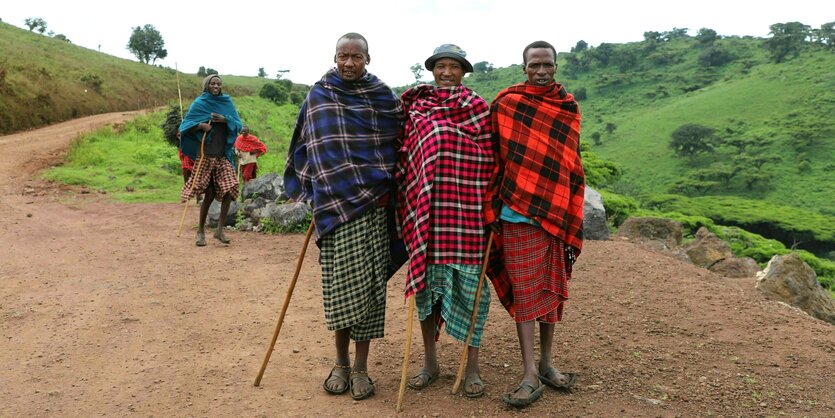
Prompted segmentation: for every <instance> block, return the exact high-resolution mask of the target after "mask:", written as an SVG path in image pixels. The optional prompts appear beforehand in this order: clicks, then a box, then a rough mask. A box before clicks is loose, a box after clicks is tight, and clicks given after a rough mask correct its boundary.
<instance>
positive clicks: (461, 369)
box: [452, 231, 493, 395]
mask: <svg viewBox="0 0 835 418" xmlns="http://www.w3.org/2000/svg"><path fill="white" fill-rule="evenodd" d="M492 246H493V232H492V231H491V232H490V238H488V239H487V249H486V250H484V261H483V262H482V263H481V277H479V278H478V287H476V290H475V304H474V305H473V319H472V320H471V321H470V332H468V333H467V341H466V342H465V343H464V351H462V352H461V364H460V365H458V374H456V375H455V384H454V385H452V394H453V395H454V394H455V393H456V392H458V387H459V386H461V377H463V375H464V366H466V364H467V351H468V350H469V349H470V341H472V339H473V332H474V331H475V323H476V319H478V303H479V302H480V301H481V288H482V287H483V286H484V276H485V275H486V274H487V262H488V261H490V247H492Z"/></svg>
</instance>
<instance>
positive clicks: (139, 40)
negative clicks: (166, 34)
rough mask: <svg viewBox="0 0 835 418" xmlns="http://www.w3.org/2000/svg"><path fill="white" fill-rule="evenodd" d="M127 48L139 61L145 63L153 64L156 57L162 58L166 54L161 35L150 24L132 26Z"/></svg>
mask: <svg viewBox="0 0 835 418" xmlns="http://www.w3.org/2000/svg"><path fill="white" fill-rule="evenodd" d="M127 48H128V51H130V52H131V53H132V54H133V55H136V58H138V59H139V62H142V63H145V64H149V63H150V64H153V63H155V62H156V60H157V59H164V58H165V57H167V56H168V51H167V50H166V49H165V41H164V40H163V39H162V35H160V33H159V31H158V30H157V29H156V28H155V27H154V25H150V24H149V25H145V26H143V27H139V26H137V27H135V28H133V33H131V35H130V40H128V45H127Z"/></svg>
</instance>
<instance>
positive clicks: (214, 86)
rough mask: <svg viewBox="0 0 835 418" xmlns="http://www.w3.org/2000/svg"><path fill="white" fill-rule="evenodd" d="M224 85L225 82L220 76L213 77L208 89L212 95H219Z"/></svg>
mask: <svg viewBox="0 0 835 418" xmlns="http://www.w3.org/2000/svg"><path fill="white" fill-rule="evenodd" d="M222 87H223V82H222V81H220V78H219V77H212V79H211V80H209V88H208V89H207V90H208V91H209V94H211V95H212V96H217V95H218V94H220V90H221V88H222Z"/></svg>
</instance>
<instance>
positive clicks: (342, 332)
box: [324, 328, 351, 394]
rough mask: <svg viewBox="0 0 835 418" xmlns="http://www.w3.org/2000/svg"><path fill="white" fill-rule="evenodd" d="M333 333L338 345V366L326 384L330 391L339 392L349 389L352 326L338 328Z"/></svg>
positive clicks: (335, 343)
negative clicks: (349, 352) (349, 345)
mask: <svg viewBox="0 0 835 418" xmlns="http://www.w3.org/2000/svg"><path fill="white" fill-rule="evenodd" d="M333 335H334V338H333V340H334V345H336V367H334V368H333V370H331V374H330V376H329V377H328V378H327V380H325V384H324V386H325V389H326V390H327V391H328V392H331V393H334V394H338V393H342V392H345V391H346V390H348V381H349V379H350V377H349V376H350V369H351V359H350V357H349V356H348V343H349V342H350V336H351V328H343V329H338V330H336V331H335V332H334V333H333Z"/></svg>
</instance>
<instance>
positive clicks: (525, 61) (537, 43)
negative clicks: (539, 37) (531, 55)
mask: <svg viewBox="0 0 835 418" xmlns="http://www.w3.org/2000/svg"><path fill="white" fill-rule="evenodd" d="M533 48H548V49H550V50H551V52H553V53H554V61H556V60H557V50H556V49H554V45H551V44H549V43H548V42H545V41H535V42H531V43H530V44H529V45H528V46H526V47H525V50H524V51H522V66H523V67H525V66H527V65H528V50H529V49H533Z"/></svg>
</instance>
